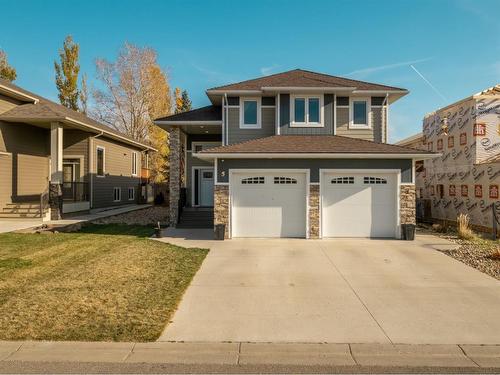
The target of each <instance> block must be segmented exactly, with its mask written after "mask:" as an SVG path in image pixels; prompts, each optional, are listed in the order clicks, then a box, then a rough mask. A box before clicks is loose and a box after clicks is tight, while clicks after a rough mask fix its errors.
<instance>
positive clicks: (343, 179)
mask: <svg viewBox="0 0 500 375" xmlns="http://www.w3.org/2000/svg"><path fill="white" fill-rule="evenodd" d="M331 183H332V184H354V177H337V178H332V181H331Z"/></svg>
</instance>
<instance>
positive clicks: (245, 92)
mask: <svg viewBox="0 0 500 375" xmlns="http://www.w3.org/2000/svg"><path fill="white" fill-rule="evenodd" d="M261 92H262V91H261V90H217V89H215V90H207V91H206V93H207V95H210V94H212V95H214V94H222V95H224V94H234V95H239V94H247V95H248V94H260V93H261Z"/></svg>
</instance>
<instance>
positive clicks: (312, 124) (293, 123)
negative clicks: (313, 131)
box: [290, 94, 325, 128]
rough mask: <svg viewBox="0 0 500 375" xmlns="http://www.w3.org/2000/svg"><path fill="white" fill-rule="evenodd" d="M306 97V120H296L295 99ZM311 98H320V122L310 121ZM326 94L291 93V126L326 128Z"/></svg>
mask: <svg viewBox="0 0 500 375" xmlns="http://www.w3.org/2000/svg"><path fill="white" fill-rule="evenodd" d="M296 99H304V106H305V107H304V111H305V112H304V115H305V122H296V121H295V100H296ZM309 99H319V122H309ZM324 120H325V116H324V95H313V94H308V95H299V94H297V95H290V127H291V128H324V127H325V121H324Z"/></svg>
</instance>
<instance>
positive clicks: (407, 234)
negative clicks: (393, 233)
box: [401, 224, 416, 241]
mask: <svg viewBox="0 0 500 375" xmlns="http://www.w3.org/2000/svg"><path fill="white" fill-rule="evenodd" d="M415 228H416V225H415V224H402V225H401V231H402V234H403V240H405V241H413V240H414V239H415Z"/></svg>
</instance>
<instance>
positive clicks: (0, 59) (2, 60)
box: [0, 50, 17, 82]
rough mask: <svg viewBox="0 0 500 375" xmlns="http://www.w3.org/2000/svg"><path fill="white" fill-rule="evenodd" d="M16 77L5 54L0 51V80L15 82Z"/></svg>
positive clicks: (14, 70)
mask: <svg viewBox="0 0 500 375" xmlns="http://www.w3.org/2000/svg"><path fill="white" fill-rule="evenodd" d="M16 77H17V73H16V69H14V68H13V67H12V66H10V65H9V62H8V61H7V54H6V53H5V52H4V51H2V50H0V78H3V79H6V80H8V81H10V82H12V81H15V79H16Z"/></svg>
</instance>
